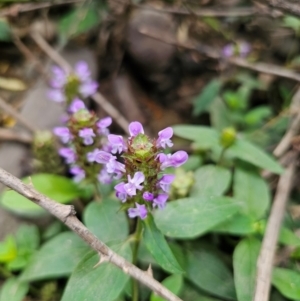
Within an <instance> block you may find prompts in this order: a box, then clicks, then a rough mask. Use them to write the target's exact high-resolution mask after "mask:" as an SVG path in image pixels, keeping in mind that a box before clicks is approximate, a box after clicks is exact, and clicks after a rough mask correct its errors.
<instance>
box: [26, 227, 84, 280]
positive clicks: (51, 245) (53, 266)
mask: <svg viewBox="0 0 300 301" xmlns="http://www.w3.org/2000/svg"><path fill="white" fill-rule="evenodd" d="M88 250H89V247H88V246H87V245H86V244H85V243H84V242H83V241H82V240H81V239H80V238H79V237H78V236H77V235H75V234H74V233H72V232H64V233H61V234H59V235H58V236H56V237H54V238H53V239H51V240H49V241H48V242H46V243H45V244H44V245H43V246H42V247H41V249H40V250H39V251H38V252H37V253H36V254H35V255H34V256H33V257H32V259H31V261H30V263H29V265H28V266H27V267H26V269H25V270H24V272H23V274H22V276H21V280H24V281H34V280H41V279H52V278H58V277H65V276H68V275H70V274H71V272H72V271H73V270H74V268H75V267H76V265H77V263H78V261H79V260H80V259H81V258H82V257H83V256H84V255H85V254H86V253H87V252H88Z"/></svg>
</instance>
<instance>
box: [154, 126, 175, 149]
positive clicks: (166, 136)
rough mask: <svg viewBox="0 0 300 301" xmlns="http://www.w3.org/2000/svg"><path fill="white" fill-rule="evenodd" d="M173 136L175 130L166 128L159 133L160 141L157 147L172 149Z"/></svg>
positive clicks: (157, 142)
mask: <svg viewBox="0 0 300 301" xmlns="http://www.w3.org/2000/svg"><path fill="white" fill-rule="evenodd" d="M172 136H173V129H172V128H171V127H168V128H165V129H164V130H162V131H160V132H158V139H157V141H156V146H157V147H162V148H166V147H167V146H168V147H172V146H173V143H172V141H171V139H170V138H172Z"/></svg>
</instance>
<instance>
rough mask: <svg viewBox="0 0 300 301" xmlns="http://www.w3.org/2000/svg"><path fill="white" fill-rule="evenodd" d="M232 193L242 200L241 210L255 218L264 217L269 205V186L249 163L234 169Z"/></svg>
mask: <svg viewBox="0 0 300 301" xmlns="http://www.w3.org/2000/svg"><path fill="white" fill-rule="evenodd" d="M233 195H234V198H235V199H237V200H239V201H241V202H243V210H242V212H243V213H244V214H246V215H249V216H251V217H253V219H256V220H258V219H259V218H262V217H264V215H265V214H266V212H267V210H268V209H269V207H270V202H271V197H270V191H269V186H268V185H267V183H266V182H265V180H264V179H263V178H262V177H261V176H260V174H259V173H258V172H257V171H256V170H255V169H253V168H252V166H251V165H250V166H249V165H245V166H242V167H237V168H236V169H235V173H234V185H233Z"/></svg>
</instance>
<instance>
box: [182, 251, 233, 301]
mask: <svg viewBox="0 0 300 301" xmlns="http://www.w3.org/2000/svg"><path fill="white" fill-rule="evenodd" d="M187 256H188V267H187V271H186V277H187V278H188V279H189V280H190V281H191V282H193V283H194V284H195V285H197V286H198V287H199V288H200V289H202V290H204V291H206V292H208V293H210V294H212V295H214V296H218V297H221V298H224V299H230V300H236V295H235V289H234V283H233V278H232V275H231V273H230V270H229V269H228V268H227V266H226V265H225V264H224V263H223V262H222V261H221V259H220V258H219V257H218V256H216V255H215V254H214V253H211V252H210V251H209V250H205V249H201V250H200V251H195V252H192V253H190V252H189V253H188V255H187Z"/></svg>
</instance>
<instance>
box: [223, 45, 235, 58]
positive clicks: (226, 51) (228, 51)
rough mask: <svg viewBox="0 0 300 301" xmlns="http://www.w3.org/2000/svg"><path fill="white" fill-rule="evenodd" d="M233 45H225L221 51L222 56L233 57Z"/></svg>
mask: <svg viewBox="0 0 300 301" xmlns="http://www.w3.org/2000/svg"><path fill="white" fill-rule="evenodd" d="M234 52H235V51H234V45H233V44H227V45H225V46H224V47H223V49H222V55H223V56H224V57H226V58H230V57H232V56H234Z"/></svg>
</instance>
